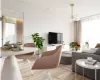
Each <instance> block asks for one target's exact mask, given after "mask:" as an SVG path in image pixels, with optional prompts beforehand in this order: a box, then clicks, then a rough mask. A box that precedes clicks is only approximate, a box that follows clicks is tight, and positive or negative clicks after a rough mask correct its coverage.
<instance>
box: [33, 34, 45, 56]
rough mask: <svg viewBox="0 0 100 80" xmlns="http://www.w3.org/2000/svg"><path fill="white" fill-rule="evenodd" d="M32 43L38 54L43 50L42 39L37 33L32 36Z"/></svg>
mask: <svg viewBox="0 0 100 80" xmlns="http://www.w3.org/2000/svg"><path fill="white" fill-rule="evenodd" d="M32 39H33V42H34V43H35V45H36V47H37V48H38V54H39V53H40V51H41V50H43V42H44V40H45V39H44V38H43V37H41V36H40V35H39V33H34V34H32Z"/></svg>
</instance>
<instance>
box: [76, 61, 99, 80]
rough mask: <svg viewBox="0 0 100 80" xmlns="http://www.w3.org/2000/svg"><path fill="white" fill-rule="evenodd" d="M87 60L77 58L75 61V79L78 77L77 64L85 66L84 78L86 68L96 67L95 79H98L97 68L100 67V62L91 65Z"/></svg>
mask: <svg viewBox="0 0 100 80" xmlns="http://www.w3.org/2000/svg"><path fill="white" fill-rule="evenodd" d="M86 61H87V59H78V60H76V63H75V79H76V72H77V71H76V70H77V66H76V65H78V66H80V67H82V68H83V80H84V68H87V69H94V70H95V80H97V70H98V69H100V62H97V63H96V64H95V65H90V64H86V63H85V62H86Z"/></svg>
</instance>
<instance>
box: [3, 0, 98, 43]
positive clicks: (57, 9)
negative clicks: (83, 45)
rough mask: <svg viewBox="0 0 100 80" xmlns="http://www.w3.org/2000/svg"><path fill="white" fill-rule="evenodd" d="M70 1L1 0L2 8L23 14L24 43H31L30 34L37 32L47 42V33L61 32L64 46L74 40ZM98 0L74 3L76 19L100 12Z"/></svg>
mask: <svg viewBox="0 0 100 80" xmlns="http://www.w3.org/2000/svg"><path fill="white" fill-rule="evenodd" d="M69 4H70V0H2V11H3V14H5V15H10V16H14V15H15V14H14V13H13V14H11V13H9V14H8V13H7V12H5V10H4V8H8V9H12V10H15V11H21V12H24V16H25V17H24V42H32V39H31V34H32V33H35V32H39V33H40V34H41V35H42V36H43V37H44V38H45V39H46V41H47V33H48V32H49V31H52V32H62V33H63V35H64V41H65V44H69V42H71V41H73V40H74V35H73V34H74V31H73V26H72V23H71V21H70V6H69ZM99 7H100V0H92V1H91V0H88V1H87V0H77V1H75V7H74V10H75V15H76V16H77V17H78V18H81V17H85V16H89V15H93V14H97V13H99V12H100V9H99Z"/></svg>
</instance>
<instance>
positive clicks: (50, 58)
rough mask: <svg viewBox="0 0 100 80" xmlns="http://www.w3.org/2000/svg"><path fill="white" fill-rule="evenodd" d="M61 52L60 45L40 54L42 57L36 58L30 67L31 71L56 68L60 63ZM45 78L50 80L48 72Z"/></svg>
mask: <svg viewBox="0 0 100 80" xmlns="http://www.w3.org/2000/svg"><path fill="white" fill-rule="evenodd" d="M61 50H62V46H61V45H60V46H58V47H57V48H56V49H55V50H52V51H46V52H44V53H42V56H41V57H40V58H38V59H37V60H36V61H35V63H34V65H33V66H32V70H39V69H52V68H56V67H57V66H58V65H59V63H60V59H61V53H62V52H61ZM47 76H48V80H52V77H51V76H50V73H49V72H48V71H47Z"/></svg>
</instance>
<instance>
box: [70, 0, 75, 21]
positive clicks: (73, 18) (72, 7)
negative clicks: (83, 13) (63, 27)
mask: <svg viewBox="0 0 100 80" xmlns="http://www.w3.org/2000/svg"><path fill="white" fill-rule="evenodd" d="M70 7H71V16H70V17H71V19H72V20H77V18H76V16H75V14H74V1H73V0H71V3H70Z"/></svg>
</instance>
